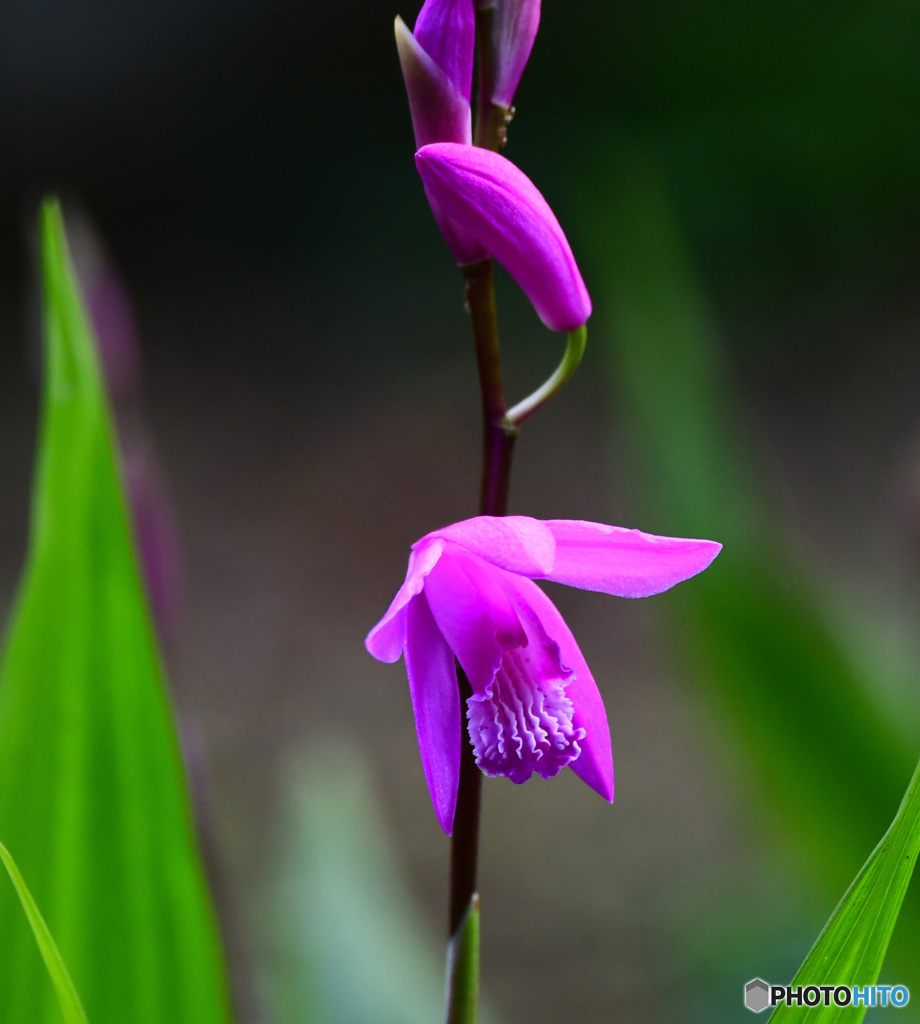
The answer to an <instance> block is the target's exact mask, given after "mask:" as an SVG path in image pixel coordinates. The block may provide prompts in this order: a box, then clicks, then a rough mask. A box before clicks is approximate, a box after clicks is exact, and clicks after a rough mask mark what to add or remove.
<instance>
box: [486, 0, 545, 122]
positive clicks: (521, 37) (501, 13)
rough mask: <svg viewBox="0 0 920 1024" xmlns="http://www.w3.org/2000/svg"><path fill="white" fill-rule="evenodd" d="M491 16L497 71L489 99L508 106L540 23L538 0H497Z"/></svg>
mask: <svg viewBox="0 0 920 1024" xmlns="http://www.w3.org/2000/svg"><path fill="white" fill-rule="evenodd" d="M494 17H495V22H494V26H495V27H494V30H493V32H492V38H493V39H494V41H495V53H496V65H497V73H496V76H495V88H494V89H493V90H492V102H493V103H496V104H497V105H498V106H500V107H510V106H511V104H512V102H513V101H514V94H515V92H516V91H517V87H518V83H519V82H520V80H521V75H522V74H523V73H524V67H525V66H526V64H527V60H528V58H529V57H530V51H531V49H532V48H533V41H534V39H535V38H536V35H537V29H538V28H539V26H540V0H497V2H496V4H495V16H494Z"/></svg>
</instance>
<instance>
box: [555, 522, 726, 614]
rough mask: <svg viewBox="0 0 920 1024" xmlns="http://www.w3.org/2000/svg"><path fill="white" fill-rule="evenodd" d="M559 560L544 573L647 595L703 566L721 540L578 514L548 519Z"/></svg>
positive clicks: (580, 584) (576, 582)
mask: <svg viewBox="0 0 920 1024" xmlns="http://www.w3.org/2000/svg"><path fill="white" fill-rule="evenodd" d="M545 525H546V526H547V528H548V529H549V530H550V531H551V533H552V535H553V537H554V538H555V539H556V560H555V562H554V564H553V567H552V569H551V570H550V571H549V572H547V573H543V574H541V575H542V578H545V579H549V580H555V581H556V582H557V583H565V584H566V585H567V586H570V587H578V588H580V589H581V590H600V591H602V592H603V593H605V594H615V595H617V596H618V597H648V596H649V595H650V594H660V593H661V592H662V591H663V590H668V589H669V588H670V587H673V586H674V584H675V583H680V582H681V581H682V580H686V579H689V578H690V577H691V576H695V575H696V574H697V573H698V572H702V571H703V570H704V569H705V568H706V567H707V566H708V565H709V564H710V562H712V560H713V559H714V558H715V557H716V555H717V554H718V553H719V552H720V551H721V550H722V545H721V544H718V543H717V542H716V541H712V540H688V539H685V538H682V537H657V536H655V535H654V534H651V533H642V531H641V530H626V529H624V528H623V527H621V526H606V525H605V524H603V523H589V522H583V521H581V520H577V519H547V520H545Z"/></svg>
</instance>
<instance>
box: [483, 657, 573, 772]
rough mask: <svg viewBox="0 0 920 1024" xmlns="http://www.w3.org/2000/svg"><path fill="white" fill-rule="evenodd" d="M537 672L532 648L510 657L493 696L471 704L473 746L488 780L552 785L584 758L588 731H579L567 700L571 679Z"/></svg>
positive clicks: (494, 682)
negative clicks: (537, 780) (534, 779)
mask: <svg viewBox="0 0 920 1024" xmlns="http://www.w3.org/2000/svg"><path fill="white" fill-rule="evenodd" d="M536 669H537V665H536V664H535V663H534V662H533V660H532V659H531V657H530V651H529V649H528V647H517V648H515V649H514V650H510V651H505V654H504V657H503V659H502V664H501V667H500V668H499V670H498V672H497V673H496V675H495V679H494V680H493V682H492V686H491V689H490V691H489V692H488V693H487V694H486V695H485V696H477V695H474V696H472V697H470V698H469V699H468V700H467V709H468V724H469V734H470V741H471V742H472V744H473V752H474V754H475V755H476V764H477V765H478V766H479V768H480V770H481V771H482V772H483V773H484V774H485V775H489V776H496V775H505V776H507V777H508V778H509V779H511V781H512V782H518V783H520V782H526V781H527V780H528V779H529V778H530V776H531V775H532V774H533V773H534V772H536V773H537V774H538V775H542V776H543V778H544V779H551V778H552V777H553V776H554V775H558V774H559V772H560V771H562V769H563V768H565V766H566V765H568V764H571V763H572V762H573V761H574V760H575V759H576V758H577V757H578V756H579V754H581V747H580V746H579V743H580V741H581V740H583V739H584V738H585V730H584V729H581V728H576V727H575V726H574V725H573V722H572V719H573V716H574V713H575V709H574V708H573V706H572V702H571V700H569V698H568V697H567V696H566V695H565V688H566V686H567V685H568V683H569V682H570V680H571V673H569V674H568V678H553V677H544V678H540V675H539V673H538V672H537V671H536Z"/></svg>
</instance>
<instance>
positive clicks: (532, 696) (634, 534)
mask: <svg viewBox="0 0 920 1024" xmlns="http://www.w3.org/2000/svg"><path fill="white" fill-rule="evenodd" d="M720 549H721V545H720V544H717V543H715V542H713V541H707V540H686V539H682V538H675V537H657V536H654V535H652V534H647V533H642V532H640V531H639V530H626V529H623V528H621V527H617V526H606V525H604V524H602V523H591V522H583V521H581V520H570V519H553V520H538V519H530V518H528V517H526V516H507V517H503V518H495V517H491V516H480V517H478V518H476V519H468V520H466V521H464V522H461V523H455V524H453V525H452V526H448V527H445V528H444V529H441V530H436V531H435V532H434V533H430V534H428V535H427V536H425V537H423V538H422V539H421V540H419V541H417V542H416V543H415V544H414V545H413V546H412V555H411V557H410V559H409V568H408V572H407V574H406V579H405V582H404V583H403V585H402V587H401V588H400V590H399V591H398V593H397V594H396V597H395V598H394V599H393V602H392V603H391V605H390V607H389V609H388V610H387V613H386V614H385V615H384V616H383V618H382V619H381V620H380V622H378V623H377V625H376V626H374V628H373V629H372V630H371V631H370V633H369V634H368V637H367V640H366V641H365V643H366V646H367V649H368V651H369V652H370V653H371V654H372V655H373V656H374V657H375V658H378V659H380V660H381V661H396V660H397V659H398V658H399V657H400V655H402V656H403V657H404V658H405V661H406V670H407V674H408V677H409V690H410V694H411V697H412V705H413V709H414V712H415V722H416V729H417V731H418V740H419V750H420V752H421V757H422V765H423V768H424V771H425V777H426V779H427V782H428V787H429V791H430V793H431V798H432V801H433V803H434V806H435V811H436V813H437V816H438V820H439V822H440V823H441V826H442V827H443V828H444V830H445V831H446V832H447V833H450V831H451V829H452V827H453V818H454V811H455V807H456V801H457V786H458V783H459V776H460V757H461V743H460V733H461V729H460V726H461V722H462V721H463V720H464V719H465V724H466V729H465V731H466V734H467V737H468V742H469V743H470V745H471V746H472V748H473V755H474V757H475V758H476V763H477V765H478V766H479V768H480V769H481V770H482V772H483V773H484V774H486V775H491V776H499V775H500V776H505V777H507V778H510V779H511V780H512V782H517V783H521V782H525V781H526V780H527V779H529V778H530V777H531V776H532V775H534V774H537V775H540V776H542V777H543V778H552V777H553V776H555V775H557V774H558V773H559V772H560V771H561V770H562V769H563V768H565V767H571V769H572V770H573V771H574V772H575V773H576V774H577V775H578V776H579V777H580V778H581V779H582V780H583V781H584V782H585V783H587V784H588V785H589V786H590V787H591V788H592V789H594V790H596V791H597V792H598V793H600V795H601V796H603V797H604V798H605V799H606V800H613V792H614V785H613V756H612V753H611V746H610V731H609V727H608V724H607V715H606V712H605V710H604V704H603V700H602V699H601V695H600V692H599V690H598V688H597V685H596V684H595V682H594V678H593V676H592V675H591V671H590V669H589V668H588V665H587V663H586V661H585V659H584V657H583V655H582V653H581V651H580V649H579V647H578V644H577V643H576V641H575V638H574V637H573V636H572V633H571V631H570V630H569V628H568V626H567V625H566V623H565V621H564V620H563V618H562V616H561V615H560V614H559V612H558V611H557V609H556V608H555V606H554V605H553V603H552V602H551V601H550V600H549V598H548V597H547V596H546V595H545V594H544V593H543V591H542V590H541V589H540V588H539V587H538V586H537V585H536V584H535V583H534V582H533V580H534V579H549V580H555V581H557V582H560V583H566V584H568V585H570V586H575V587H580V588H582V589H586V590H599V591H603V592H605V593H608V594H617V595H620V596H623V597H645V596H648V595H650V594H655V593H660V592H661V591H663V590H667V589H668V588H669V587H672V586H674V585H675V584H676V583H679V582H681V581H682V580H685V579H688V578H689V577H691V576H694V575H696V573H698V572H701V571H702V570H703V569H705V568H706V567H707V566H708V565H709V564H710V563H711V562H712V560H713V559H714V558H715V557H716V555H717V554H718V553H719V550H720ZM456 662H459V663H460V666H461V667H462V669H463V671H464V673H465V675H466V677H467V679H468V680H469V683H470V687H471V690H472V695H471V696H470V697H469V698H468V699H467V701H466V708H465V709H463V708H461V704H460V690H459V686H458V681H457V670H456Z"/></svg>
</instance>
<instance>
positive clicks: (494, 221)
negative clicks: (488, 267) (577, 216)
mask: <svg viewBox="0 0 920 1024" xmlns="http://www.w3.org/2000/svg"><path fill="white" fill-rule="evenodd" d="M415 163H416V166H417V167H418V171H419V174H420V175H421V177H422V181H423V182H424V184H425V191H426V192H427V193H428V198H429V200H430V201H431V203H432V207H433V208H435V207H436V209H437V210H438V211H440V213H441V215H442V216H446V217H447V218H448V219H449V221H450V223H451V224H453V225H455V226H458V227H459V228H461V229H462V230H463V232H464V233H465V234H466V235H468V236H469V237H471V238H474V239H475V240H476V241H477V242H479V243H480V244H481V245H482V246H483V247H484V248H485V249H486V250H487V251H488V253H489V255H491V256H494V257H495V259H497V260H498V262H499V263H501V265H502V266H503V267H504V268H505V270H507V271H508V273H509V274H510V275H511V276H512V277H513V278H514V279H515V281H517V283H518V284H519V285H520V286H521V288H522V289H523V290H524V293H525V294H526V296H527V297H528V298H529V299H530V301H531V303H532V304H533V306H534V308H535V309H536V311H537V314H538V315H539V317H540V319H541V320H542V321H543V323H545V324H546V326H547V327H549V329H550V330H551V331H574V330H576V329H577V328H579V327H581V326H582V325H583V324H584V323H585V322H586V321H587V319H588V317H589V316H590V315H591V298H590V296H589V295H588V289H587V288H585V283H584V281H583V280H582V278H581V274H580V273H579V270H578V266H577V264H576V263H575V257H574V256H573V255H572V250H571V248H570V246H569V243H568V241H567V240H566V237H565V235H564V234H563V231H562V228H561V227H560V226H559V221H557V220H556V217H555V216H554V214H553V211H552V210H551V209H550V208H549V204H548V203H547V202H546V200H545V199H544V198H543V196H542V195H541V194H540V193H539V192H538V191H537V188H536V186H535V185H534V184H533V182H532V181H531V180H530V179H529V178H528V177H527V175H526V174H524V173H523V172H522V171H520V170H518V168H517V167H515V166H514V164H513V163H511V161H510V160H507V159H506V158H505V157H503V156H501V155H500V154H499V153H493V152H491V151H490V150H488V149H480V148H479V147H477V146H460V145H456V144H454V143H439V144H435V145H430V146H423V147H422V148H421V149H420V150H419V151H418V152H417V153H416V154H415ZM445 237H446V235H445ZM448 242H449V239H448Z"/></svg>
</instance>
